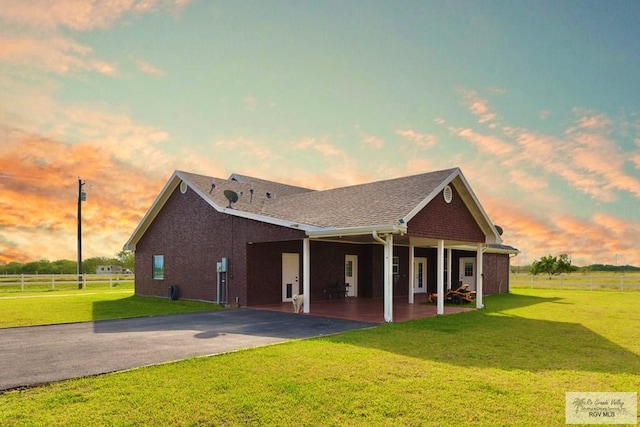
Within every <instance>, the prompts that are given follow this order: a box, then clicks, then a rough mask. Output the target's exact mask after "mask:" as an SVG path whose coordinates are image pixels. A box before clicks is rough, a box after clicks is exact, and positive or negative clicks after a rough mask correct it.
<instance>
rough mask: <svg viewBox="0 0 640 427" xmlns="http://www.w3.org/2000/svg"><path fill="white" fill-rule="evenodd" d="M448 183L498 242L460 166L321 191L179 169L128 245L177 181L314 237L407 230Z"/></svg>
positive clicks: (226, 207) (227, 208) (241, 212)
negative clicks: (231, 196)
mask: <svg viewBox="0 0 640 427" xmlns="http://www.w3.org/2000/svg"><path fill="white" fill-rule="evenodd" d="M449 184H452V185H453V186H454V187H455V188H456V190H457V191H458V193H460V195H461V197H462V198H463V199H464V200H465V203H466V204H467V207H468V208H469V209H470V211H471V212H472V214H473V215H474V216H475V217H476V220H477V221H478V222H479V224H480V225H481V227H482V228H483V229H484V230H485V233H487V234H488V235H492V236H495V237H496V241H497V242H499V241H500V237H499V235H498V233H497V231H496V229H495V227H494V226H493V224H492V223H491V221H490V220H489V218H488V216H487V215H486V213H485V212H484V210H483V208H482V207H481V206H480V203H479V201H478V200H477V198H476V197H475V195H474V194H473V191H472V190H471V188H470V187H469V185H468V183H467V181H466V179H465V178H464V176H463V175H462V172H461V171H460V169H459V168H453V169H445V170H441V171H436V172H429V173H423V174H418V175H412V176H407V177H401V178H395V179H388V180H383V181H376V182H371V183H366V184H359V185H352V186H348V187H341V188H335V189H330V190H321V191H315V190H312V189H308V188H303V187H298V186H293V185H288V184H283V183H278V182H273V181H268V180H264V179H260V178H254V177H250V176H246V175H239V174H232V175H231V176H230V177H229V178H228V179H224V178H215V177H210V176H205V175H199V174H194V173H190V172H185V171H176V172H175V173H174V174H173V176H172V177H171V179H170V180H169V182H168V183H167V185H166V186H165V188H164V189H163V191H162V192H161V194H160V195H159V196H158V198H157V199H156V201H155V202H154V204H153V206H152V207H151V209H150V210H149V212H148V213H147V214H146V215H145V217H144V218H143V220H142V222H141V223H140V225H139V226H138V228H137V229H136V231H135V232H134V234H133V235H132V237H131V239H130V240H129V242H128V243H127V245H125V248H127V247H129V248H131V247H132V246H135V242H137V240H139V238H140V237H142V234H144V231H145V230H146V228H147V227H148V226H149V225H150V223H151V221H153V218H154V217H155V215H157V213H158V212H159V210H160V208H161V207H162V205H164V203H165V202H166V200H167V199H168V197H169V196H170V195H171V193H172V192H173V191H174V190H175V189H176V188H177V187H178V186H182V189H183V190H185V191H186V190H187V189H188V188H191V189H192V190H193V191H195V192H196V193H197V194H198V195H199V196H200V197H202V198H203V199H204V200H206V201H207V202H208V203H209V204H210V205H211V206H213V207H214V208H215V209H216V210H218V211H220V212H224V213H227V214H230V215H235V216H241V217H245V218H250V219H254V220H258V221H263V222H268V223H272V224H277V225H281V226H285V227H292V228H298V229H301V230H305V231H306V232H307V234H308V235H310V236H311V235H313V234H314V233H331V232H332V231H336V233H342V232H344V231H345V230H360V229H363V230H367V229H371V230H374V229H376V230H382V229H386V230H393V231H398V232H403V230H404V231H406V223H408V222H409V220H411V218H412V217H413V216H414V215H415V214H417V213H418V212H419V211H420V210H421V209H422V208H424V206H426V204H427V203H429V201H431V200H432V199H433V197H435V196H436V195H437V194H439V193H440V192H441V191H442V190H443V188H444V187H445V186H446V185H449ZM185 186H186V187H185ZM229 191H232V192H234V193H235V194H236V195H237V196H238V200H237V201H236V202H235V203H230V202H229V200H228V198H227V197H226V195H225V192H227V194H229V193H228V192H229ZM365 232H366V231H365Z"/></svg>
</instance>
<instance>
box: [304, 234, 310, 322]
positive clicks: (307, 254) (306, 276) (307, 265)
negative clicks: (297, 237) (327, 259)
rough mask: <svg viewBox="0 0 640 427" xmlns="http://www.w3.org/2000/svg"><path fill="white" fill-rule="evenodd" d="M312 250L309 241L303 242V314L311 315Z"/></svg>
mask: <svg viewBox="0 0 640 427" xmlns="http://www.w3.org/2000/svg"><path fill="white" fill-rule="evenodd" d="M310 265H311V249H310V245H309V239H303V240H302V294H303V304H302V312H303V313H309V312H310V310H311V308H310V307H309V301H310V300H311V284H310V283H309V281H310V280H311V279H310V278H311V268H310Z"/></svg>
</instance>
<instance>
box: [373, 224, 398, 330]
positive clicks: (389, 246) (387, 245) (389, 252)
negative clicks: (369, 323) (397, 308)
mask: <svg viewBox="0 0 640 427" xmlns="http://www.w3.org/2000/svg"><path fill="white" fill-rule="evenodd" d="M371 234H372V236H373V238H374V239H375V240H376V241H377V242H379V243H381V244H382V245H384V293H383V295H384V321H385V322H387V323H390V322H393V287H392V280H391V274H392V271H391V262H392V261H391V260H392V257H393V240H392V239H393V237H392V235H390V234H389V235H387V237H386V238H385V239H383V238H381V237H380V236H378V232H377V231H376V230H373V232H372V233H371Z"/></svg>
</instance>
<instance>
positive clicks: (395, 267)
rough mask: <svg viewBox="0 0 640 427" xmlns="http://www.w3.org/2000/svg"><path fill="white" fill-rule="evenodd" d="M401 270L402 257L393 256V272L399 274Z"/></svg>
mask: <svg viewBox="0 0 640 427" xmlns="http://www.w3.org/2000/svg"><path fill="white" fill-rule="evenodd" d="M399 272H400V258H399V257H397V256H394V257H393V274H398V273H399Z"/></svg>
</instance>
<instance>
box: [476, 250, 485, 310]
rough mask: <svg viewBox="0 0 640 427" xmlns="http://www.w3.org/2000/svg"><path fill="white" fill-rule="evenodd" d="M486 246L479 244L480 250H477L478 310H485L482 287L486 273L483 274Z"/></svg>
mask: <svg viewBox="0 0 640 427" xmlns="http://www.w3.org/2000/svg"><path fill="white" fill-rule="evenodd" d="M483 246H484V245H483V244H482V243H478V249H477V250H476V264H477V266H476V273H477V275H478V277H477V278H476V308H483V307H484V304H483V303H482V292H483V289H482V286H483V284H484V283H483V282H484V273H483V272H482V254H483V253H484V247H483Z"/></svg>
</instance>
